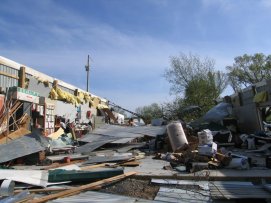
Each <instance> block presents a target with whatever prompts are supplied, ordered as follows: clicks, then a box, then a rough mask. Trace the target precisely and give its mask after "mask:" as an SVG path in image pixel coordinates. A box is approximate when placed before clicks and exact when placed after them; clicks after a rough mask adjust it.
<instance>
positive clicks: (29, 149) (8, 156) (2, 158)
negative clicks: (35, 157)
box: [0, 136, 44, 163]
mask: <svg viewBox="0 0 271 203" xmlns="http://www.w3.org/2000/svg"><path fill="white" fill-rule="evenodd" d="M43 150H44V147H42V146H41V144H40V143H39V142H38V141H36V139H35V138H31V137H28V136H23V137H21V138H18V139H16V140H13V141H11V142H9V143H8V144H3V145H0V163H4V162H7V161H11V160H13V159H16V158H19V157H23V156H26V155H29V154H34V153H36V152H40V151H43Z"/></svg>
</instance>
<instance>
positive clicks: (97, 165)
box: [80, 163, 106, 171]
mask: <svg viewBox="0 0 271 203" xmlns="http://www.w3.org/2000/svg"><path fill="white" fill-rule="evenodd" d="M105 166H106V163H104V164H96V165H91V166H84V167H80V168H81V170H83V171H87V170H89V169H93V168H99V167H105Z"/></svg>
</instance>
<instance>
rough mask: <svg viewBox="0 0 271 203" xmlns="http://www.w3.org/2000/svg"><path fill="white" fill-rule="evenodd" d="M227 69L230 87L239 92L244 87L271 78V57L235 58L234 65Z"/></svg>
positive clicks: (257, 54) (255, 55)
mask: <svg viewBox="0 0 271 203" xmlns="http://www.w3.org/2000/svg"><path fill="white" fill-rule="evenodd" d="M226 68H227V70H228V76H229V82H230V85H231V87H232V88H233V90H234V91H235V92H237V91H238V90H240V89H241V88H243V87H247V86H249V85H252V84H255V83H257V82H260V81H262V80H264V79H270V78H271V55H268V56H265V55H264V54H262V53H256V54H254V55H248V54H244V55H243V56H238V57H236V58H234V63H233V65H231V66H227V67H226Z"/></svg>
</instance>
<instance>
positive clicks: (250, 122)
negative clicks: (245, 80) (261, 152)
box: [230, 80, 271, 133]
mask: <svg viewBox="0 0 271 203" xmlns="http://www.w3.org/2000/svg"><path fill="white" fill-rule="evenodd" d="M230 98H231V104H232V109H233V112H232V113H233V115H234V117H235V118H236V121H237V125H238V129H239V130H240V132H243V133H255V132H257V131H264V130H265V127H268V125H266V124H268V122H269V121H271V119H270V117H271V108H270V107H271V80H268V81H265V80H264V81H262V82H259V83H256V84H254V85H252V86H249V87H247V88H245V89H242V90H241V91H239V92H238V93H236V94H233V95H231V96H230Z"/></svg>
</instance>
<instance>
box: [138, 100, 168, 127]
mask: <svg viewBox="0 0 271 203" xmlns="http://www.w3.org/2000/svg"><path fill="white" fill-rule="evenodd" d="M135 111H136V113H137V114H140V115H142V116H143V117H144V122H145V123H146V124H150V123H151V120H152V119H154V118H161V117H163V111H162V108H161V107H160V106H159V105H158V104H157V103H153V104H151V105H149V106H143V107H138V108H136V110H135Z"/></svg>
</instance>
